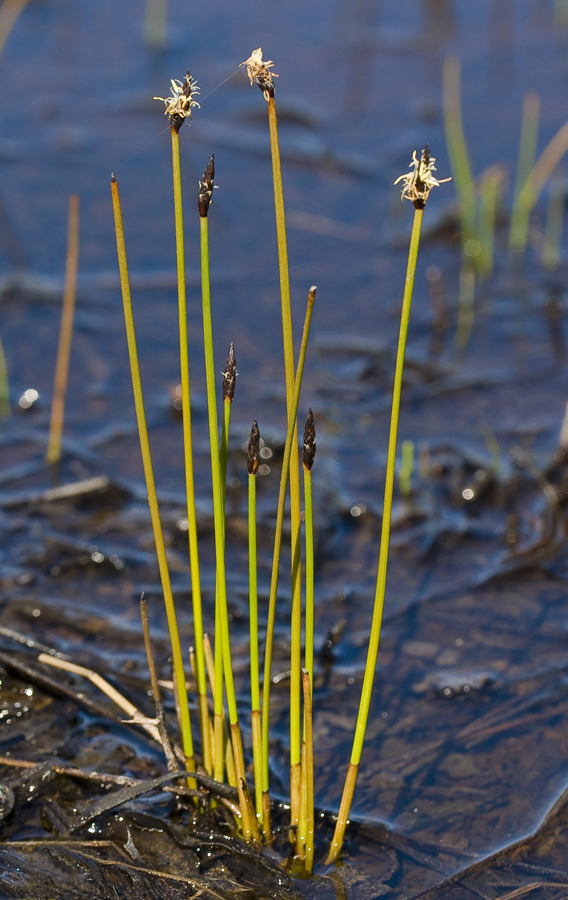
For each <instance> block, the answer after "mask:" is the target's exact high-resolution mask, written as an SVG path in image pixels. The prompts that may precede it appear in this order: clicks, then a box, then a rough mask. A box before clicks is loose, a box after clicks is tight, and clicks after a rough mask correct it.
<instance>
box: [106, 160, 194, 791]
mask: <svg viewBox="0 0 568 900" xmlns="http://www.w3.org/2000/svg"><path fill="white" fill-rule="evenodd" d="M111 194H112V205H113V212H114V224H115V231H116V248H117V253H118V265H119V270H120V285H121V289H122V299H123V304H124V321H125V324H126V338H127V342H128V354H129V358H130V371H131V374H132V388H133V392H134V406H135V408H136V419H137V421H138V434H139V437H140V450H141V452H142V463H143V466H144V476H145V478H146V490H147V492H148V505H149V507H150V517H151V520H152V529H153V532H154V541H155V544H156V554H157V557H158V566H159V570H160V579H161V582H162V591H163V594H164V603H165V607H166V616H167V620H168V628H169V632H170V643H171V647H172V656H173V663H174V676H175V682H176V688H177V692H178V696H179V700H180V717H181V737H182V745H183V752H184V756H185V759H186V768H187V770H188V771H189V772H193V771H195V760H194V756H193V740H192V736H191V723H190V719H189V704H188V701H187V689H186V685H185V672H184V668H183V659H182V653H181V645H180V640H179V631H178V627H177V619H176V611H175V605H174V599H173V594H172V587H171V582H170V573H169V569H168V563H167V559H166V549H165V546H164V537H163V534H162V523H161V521H160V511H159V508H158V498H157V494H156V484H155V481H154V472H153V468H152V456H151V453H150V442H149V439H148V428H147V426H146V415H145V412H144V400H143V396H142V382H141V379H140V366H139V364H138V351H137V347H136V334H135V331H134V317H133V314H132V298H131V295H130V282H129V278H128V264H127V261H126V247H125V243H124V228H123V225H122V211H121V207H120V196H119V193H118V185H117V183H116V179H115V178H114V176H113V178H112V181H111ZM188 785H189V786H190V787H196V786H197V785H196V783H195V780H194V779H193V778H188Z"/></svg>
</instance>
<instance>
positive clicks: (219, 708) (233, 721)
mask: <svg viewBox="0 0 568 900" xmlns="http://www.w3.org/2000/svg"><path fill="white" fill-rule="evenodd" d="M214 178H215V163H214V159H213V156H211V158H210V160H209V162H208V163H207V168H206V169H205V172H204V174H203V178H202V179H201V181H200V183H199V193H198V201H197V207H198V211H199V223H200V236H201V297H202V307H203V346H204V350H205V378H206V385H207V409H208V417H209V444H210V449H211V480H212V482H213V519H214V526H215V560H216V582H215V603H216V612H215V625H216V628H217V627H218V628H219V632H218V633H216V634H215V648H216V650H215V701H214V702H215V720H214V721H215V759H214V777H215V778H216V779H217V780H218V781H219V780H221V781H222V779H223V766H222V763H221V760H220V758H219V752H218V732H219V731H220V730H221V727H222V726H221V723H222V717H223V679H224V682H225V689H226V692H227V706H228V711H229V724H230V730H231V742H232V745H233V756H234V759H235V769H236V774H237V787H238V790H239V802H240V807H241V821H242V829H243V836H244V837H245V839H251V838H253V839H256V840H258V839H259V834H258V826H257V822H256V816H255V814H254V810H253V809H252V808H251V803H250V796H249V793H248V788H247V782H246V774H245V760H244V755H243V744H242V739H241V728H240V724H239V717H238V712H237V700H236V695H235V684H234V679H233V663H232V658H231V644H230V638H229V613H228V609H227V578H226V570H225V502H224V500H225V498H224V491H223V478H222V472H221V457H220V449H219V431H218V424H217V397H216V389H215V363H214V358H213V327H212V317H211V284H210V277H209V225H208V218H207V215H208V212H209V208H210V206H211V200H212V197H213V187H214ZM218 642H220V647H221V653H220V654H218V653H217V647H218V646H219V643H218Z"/></svg>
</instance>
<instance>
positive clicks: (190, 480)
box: [154, 69, 213, 774]
mask: <svg viewBox="0 0 568 900" xmlns="http://www.w3.org/2000/svg"><path fill="white" fill-rule="evenodd" d="M198 94H199V88H198V87H197V82H196V80H195V78H193V77H192V76H191V74H190V72H189V69H188V71H187V74H186V76H185V78H184V80H183V81H178V80H176V79H172V80H171V96H170V97H154V100H161V101H162V103H165V105H166V109H165V115H167V116H168V117H169V120H170V133H171V141H172V174H173V188H174V215H175V233H176V261H177V283H178V318H179V357H180V381H181V407H182V422H183V447H184V460H185V490H186V503H187V535H188V541H189V559H190V568H191V596H192V604H193V629H194V637H195V668H196V677H197V693H198V695H199V723H200V730H201V746H202V755H203V765H204V767H205V769H206V771H207V772H208V773H209V774H211V773H212V771H213V762H212V750H211V739H210V730H209V712H208V709H207V680H206V673H205V655H204V650H203V615H202V604H201V579H200V575H199V555H198V548H197V516H196V512H195V482H194V475H193V442H192V434H191V395H190V385H189V352H188V337H187V300H186V287H185V240H184V228H183V204H182V193H181V166H180V155H179V132H180V129H181V127H182V125H184V123H186V124H189V123H190V122H191V117H192V109H194V108H199V103H198V102H197V100H196V99H195V98H196V96H197V95H198Z"/></svg>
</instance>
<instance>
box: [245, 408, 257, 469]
mask: <svg viewBox="0 0 568 900" xmlns="http://www.w3.org/2000/svg"><path fill="white" fill-rule="evenodd" d="M259 453H260V432H259V430H258V422H257V421H256V419H255V420H254V422H253V423H252V428H251V430H250V437H249V442H248V454H247V468H248V472H249V475H256V472H257V469H258V456H259Z"/></svg>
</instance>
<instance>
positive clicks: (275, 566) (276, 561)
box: [262, 287, 316, 836]
mask: <svg viewBox="0 0 568 900" xmlns="http://www.w3.org/2000/svg"><path fill="white" fill-rule="evenodd" d="M315 297H316V288H315V287H312V288H310V292H309V294H308V305H307V308H306V316H305V320H304V329H303V333H302V342H301V345H300V355H299V358H298V367H297V372H296V378H295V382H294V393H293V396H292V405H291V408H290V412H289V415H288V430H287V432H286V443H285V446H284V457H283V460H282V471H281V473H280V489H279V493H278V510H277V513H276V530H275V534H274V553H273V557H272V575H271V579H270V597H269V600H268V621H267V625H266V647H265V652H264V679H263V688H262V792H263V813H262V822H263V829H264V833H265V835H266V836H268V835H269V834H270V798H269V793H268V790H269V784H268V735H269V720H270V685H271V677H272V676H271V669H272V645H273V641H274V623H275V619H276V593H277V590H278V573H279V568H280V547H281V544H282V525H283V522H284V505H285V500H286V485H287V482H288V472H289V468H290V460H291V457H293V456H294V455H296V456H297V453H296V454H293V453H292V450H293V445H294V441H295V436H296V431H297V429H296V425H295V422H296V416H297V414H298V401H299V399H300V389H301V386H302V375H303V372H304V362H305V359H306V348H307V344H308V336H309V333H310V324H311V320H312V312H313V306H314V301H315ZM300 752H301V751H300Z"/></svg>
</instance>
